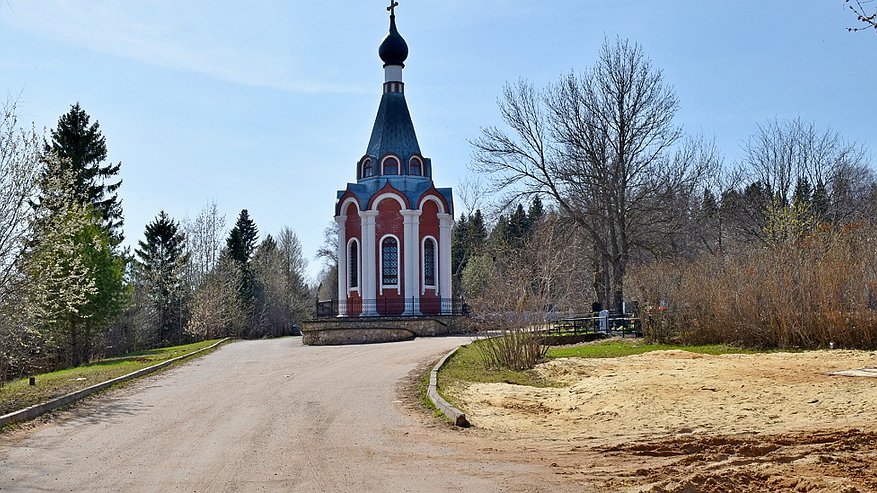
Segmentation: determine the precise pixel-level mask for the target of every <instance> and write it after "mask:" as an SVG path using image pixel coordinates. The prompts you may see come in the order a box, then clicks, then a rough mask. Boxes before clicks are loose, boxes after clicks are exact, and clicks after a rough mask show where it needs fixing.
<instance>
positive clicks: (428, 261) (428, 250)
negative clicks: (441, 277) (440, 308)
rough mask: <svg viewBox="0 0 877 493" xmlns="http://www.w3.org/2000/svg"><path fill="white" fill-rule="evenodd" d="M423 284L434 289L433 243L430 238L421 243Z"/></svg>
mask: <svg viewBox="0 0 877 493" xmlns="http://www.w3.org/2000/svg"><path fill="white" fill-rule="evenodd" d="M423 283H424V284H425V285H427V286H432V287H435V241H433V239H432V238H427V239H426V241H425V242H423Z"/></svg>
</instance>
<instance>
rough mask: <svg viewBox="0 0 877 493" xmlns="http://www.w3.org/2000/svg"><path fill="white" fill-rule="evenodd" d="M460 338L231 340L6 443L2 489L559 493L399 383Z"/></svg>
mask: <svg viewBox="0 0 877 493" xmlns="http://www.w3.org/2000/svg"><path fill="white" fill-rule="evenodd" d="M465 342H466V340H465V339H461V338H434V339H417V340H415V341H411V342H403V343H395V344H379V345H364V346H343V347H307V346H302V345H301V339H300V338H286V339H279V340H266V341H242V342H235V343H233V344H229V345H226V346H223V347H221V348H220V349H219V350H217V351H216V352H214V353H213V354H210V355H208V356H206V357H203V358H200V359H197V360H195V361H193V362H190V363H188V364H186V365H184V366H180V367H177V368H175V369H172V370H169V371H166V372H164V373H161V374H159V375H156V376H153V377H147V378H145V379H143V380H139V381H137V382H134V383H132V384H130V385H128V386H127V387H124V388H122V389H119V390H115V391H111V392H108V393H106V394H104V395H102V396H99V397H97V398H93V399H90V400H88V401H86V402H84V403H81V404H80V405H78V406H76V407H75V408H73V409H72V410H71V411H67V412H63V413H60V414H59V415H58V416H57V417H55V418H54V419H52V420H50V421H48V422H47V423H40V424H37V425H36V426H33V427H29V428H25V429H21V430H16V431H13V432H11V433H6V434H3V435H0V491H3V492H6V491H162V492H164V491H189V492H192V491H194V492H202V491H211V492H212V491H307V492H315V491H418V492H420V491H477V492H482V491H540V490H546V491H547V490H550V489H553V488H551V487H550V485H547V484H546V483H545V482H544V477H545V474H546V470H547V466H545V465H540V464H538V463H537V464H532V463H531V462H532V461H531V460H529V459H527V458H518V457H516V454H514V453H512V454H511V457H510V456H509V454H508V453H507V454H505V455H500V456H494V455H492V454H491V453H490V451H491V450H492V449H491V448H490V446H489V445H490V443H489V442H490V438H489V437H484V436H479V435H478V434H477V433H478V432H476V431H471V430H470V431H460V430H453V429H451V428H450V427H449V426H448V425H446V424H444V423H441V422H440V421H438V420H436V419H434V418H433V417H431V416H428V415H426V413H424V412H423V411H422V410H420V409H418V408H417V405H416V404H415V402H416V397H412V395H411V394H412V393H413V391H412V389H411V388H403V387H402V386H404V385H405V384H406V382H410V381H411V375H413V373H412V372H413V371H415V369H416V368H418V367H420V368H424V364H426V363H433V362H435V361H436V360H437V359H438V358H439V357H440V356H441V355H442V354H444V353H445V352H447V351H448V350H450V349H451V348H453V347H455V346H457V345H459V344H462V343H465ZM537 462H538V461H537ZM534 473H535V474H534ZM540 476H541V477H542V479H539V478H540Z"/></svg>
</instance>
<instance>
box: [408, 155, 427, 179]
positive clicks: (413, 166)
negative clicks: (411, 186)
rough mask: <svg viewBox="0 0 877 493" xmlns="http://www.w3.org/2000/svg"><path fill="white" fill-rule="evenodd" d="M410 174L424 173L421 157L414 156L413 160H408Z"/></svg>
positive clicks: (419, 174) (418, 174)
mask: <svg viewBox="0 0 877 493" xmlns="http://www.w3.org/2000/svg"><path fill="white" fill-rule="evenodd" d="M408 174H409V175H415V176H421V175H423V165H422V164H421V163H420V159H418V158H416V157H413V158H411V161H409V162H408Z"/></svg>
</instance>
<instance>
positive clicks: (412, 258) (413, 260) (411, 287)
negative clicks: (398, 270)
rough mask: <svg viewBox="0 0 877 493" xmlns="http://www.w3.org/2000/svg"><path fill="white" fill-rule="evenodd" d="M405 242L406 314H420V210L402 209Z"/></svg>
mask: <svg viewBox="0 0 877 493" xmlns="http://www.w3.org/2000/svg"><path fill="white" fill-rule="evenodd" d="M401 213H402V220H403V226H404V238H405V239H404V240H403V241H404V242H405V265H404V269H405V315H420V307H419V305H420V303H418V300H419V297H420V268H419V267H420V214H421V213H420V211H418V210H404V211H401Z"/></svg>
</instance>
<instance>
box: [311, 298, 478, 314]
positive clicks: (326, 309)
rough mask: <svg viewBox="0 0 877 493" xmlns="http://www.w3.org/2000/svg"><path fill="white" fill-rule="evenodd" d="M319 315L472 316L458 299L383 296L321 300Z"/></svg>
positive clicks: (466, 306) (318, 303) (318, 307)
mask: <svg viewBox="0 0 877 493" xmlns="http://www.w3.org/2000/svg"><path fill="white" fill-rule="evenodd" d="M315 313H316V317H317V318H360V317H423V316H448V315H463V316H465V315H468V314H469V307H468V305H466V303H463V301H462V300H459V299H455V298H389V297H388V298H379V299H372V300H345V301H339V300H328V301H317V306H316V311H315Z"/></svg>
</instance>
